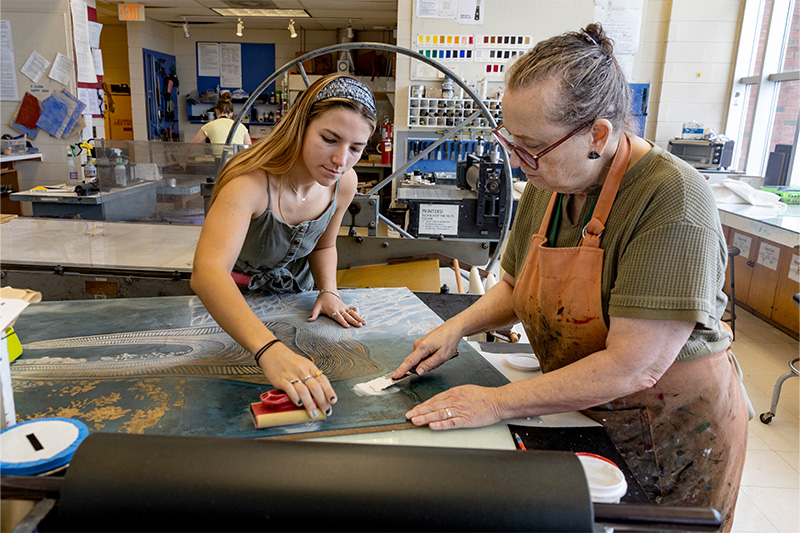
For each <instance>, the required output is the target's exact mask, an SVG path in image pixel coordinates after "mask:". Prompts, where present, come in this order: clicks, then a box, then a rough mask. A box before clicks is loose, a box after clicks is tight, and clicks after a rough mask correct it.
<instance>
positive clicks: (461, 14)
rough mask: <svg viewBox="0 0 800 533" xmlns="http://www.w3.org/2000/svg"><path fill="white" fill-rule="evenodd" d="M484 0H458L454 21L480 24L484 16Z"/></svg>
mask: <svg viewBox="0 0 800 533" xmlns="http://www.w3.org/2000/svg"><path fill="white" fill-rule="evenodd" d="M485 10H486V5H485V3H484V0H458V6H457V11H456V22H458V23H459V24H480V25H483V21H484V19H485V18H486V16H485V13H486V11H485Z"/></svg>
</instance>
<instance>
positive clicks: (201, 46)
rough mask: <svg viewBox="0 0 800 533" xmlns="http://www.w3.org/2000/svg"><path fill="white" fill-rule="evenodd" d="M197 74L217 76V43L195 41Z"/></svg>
mask: <svg viewBox="0 0 800 533" xmlns="http://www.w3.org/2000/svg"><path fill="white" fill-rule="evenodd" d="M197 75H198V76H219V43H197ZM237 87H238V85H237Z"/></svg>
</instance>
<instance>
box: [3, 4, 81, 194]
mask: <svg viewBox="0 0 800 533" xmlns="http://www.w3.org/2000/svg"><path fill="white" fill-rule="evenodd" d="M0 18H2V19H3V20H8V21H10V23H11V37H12V39H13V43H14V66H15V67H16V75H17V92H18V93H19V98H20V100H21V99H22V97H23V96H25V93H26V92H31V93H32V94H34V96H36V97H37V98H39V99H40V100H44V99H45V98H47V96H49V95H50V94H51V93H53V92H58V91H60V90H61V89H65V90H67V91H69V92H70V94H73V95H77V90H76V87H77V85H76V81H75V73H74V71H73V72H72V74H71V76H70V80H69V83H67V85H66V86H64V85H61V84H60V83H57V82H55V81H53V80H51V79H50V78H48V77H47V73H45V74H44V75H43V76H42V78H41V79H40V80H39V83H33V82H32V81H31V80H30V79H29V78H28V77H27V76H25V75H24V74H22V73H21V72H20V71H19V69H20V68H22V65H24V64H25V61H26V60H27V59H28V56H30V54H31V52H33V51H34V50H36V51H37V52H39V53H40V54H41V55H43V56H44V57H45V58H46V59H47V60H49V61H51V62H52V61H53V60H54V59H55V57H56V54H57V53H61V54H63V55H65V56H66V57H67V58H68V59H69V60H70V61H74V60H75V58H74V54H73V48H72V45H71V42H72V30H71V24H70V14H69V2H68V0H3V5H2V11H0ZM48 72H49V70H48ZM19 103H20V102H19V101H3V102H1V103H0V131H1V132H2V133H8V134H11V135H14V136H16V135H19V132H17V131H15V130H13V129H12V128H11V127H10V126H9V125H8V124H9V122H10V121H11V117H12V115H13V113H14V112H15V110H16V109H17V107H18V106H19ZM76 140H77V138H75V139H72V140H66V139H60V138H56V137H53V136H51V135H50V134H49V133H47V132H45V131H42V130H39V133H38V135H37V137H36V139H33V140H31V144H32V145H34V146H36V147H37V148H39V151H41V153H42V157H43V161H42V162H39V161H20V162H17V163H15V165H14V166H15V168H16V169H17V170H18V171H19V177H20V187H22V188H23V189H28V188H30V187H32V186H34V185H38V184H57V183H64V182H65V181H66V179H65V175H64V173H65V172H66V163H67V147H68V145H69V144H70V143H74V142H76Z"/></svg>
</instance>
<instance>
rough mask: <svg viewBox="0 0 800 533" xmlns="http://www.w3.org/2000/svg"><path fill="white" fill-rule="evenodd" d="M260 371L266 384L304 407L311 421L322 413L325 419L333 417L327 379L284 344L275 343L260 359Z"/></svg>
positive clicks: (331, 399) (334, 397) (331, 389)
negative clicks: (264, 376)
mask: <svg viewBox="0 0 800 533" xmlns="http://www.w3.org/2000/svg"><path fill="white" fill-rule="evenodd" d="M260 364H261V369H262V370H263V371H264V374H265V375H266V376H267V379H269V382H270V383H272V385H273V386H274V387H275V388H277V389H281V390H282V391H284V392H285V393H286V394H287V395H288V396H289V398H290V399H291V400H292V402H294V404H295V405H297V406H298V407H305V410H306V411H307V412H308V415H309V416H310V417H311V418H316V417H317V416H318V414H319V413H316V412H315V411H316V410H317V409H321V410H322V411H323V412H324V413H325V415H326V416H330V415H331V414H332V413H333V408H332V407H331V404H334V403H336V401H337V398H336V393H335V392H334V391H333V387H332V386H331V383H330V381H328V378H327V376H325V374H323V373H322V371H321V370H319V369H318V368H317V366H316V365H315V364H314V362H313V361H310V360H308V359H306V358H305V357H302V356H300V355H298V354H296V353H295V352H293V351H292V350H290V349H289V348H287V347H286V345H284V344H283V343H280V342H279V343H276V344H275V346H274V347H272V348H270V349H269V350H267V352H266V353H265V354H264V355H263V356H262V357H261V361H260Z"/></svg>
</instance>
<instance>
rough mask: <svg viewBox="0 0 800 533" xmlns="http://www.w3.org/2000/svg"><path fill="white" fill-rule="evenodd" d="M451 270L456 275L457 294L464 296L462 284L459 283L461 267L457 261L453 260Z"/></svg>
mask: <svg viewBox="0 0 800 533" xmlns="http://www.w3.org/2000/svg"><path fill="white" fill-rule="evenodd" d="M453 270H454V271H455V273H456V288H457V289H458V294H464V282H463V281H461V266H460V265H459V264H458V259H453Z"/></svg>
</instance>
